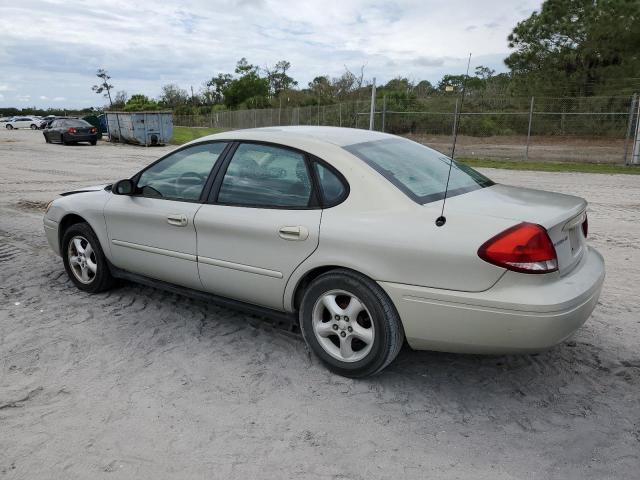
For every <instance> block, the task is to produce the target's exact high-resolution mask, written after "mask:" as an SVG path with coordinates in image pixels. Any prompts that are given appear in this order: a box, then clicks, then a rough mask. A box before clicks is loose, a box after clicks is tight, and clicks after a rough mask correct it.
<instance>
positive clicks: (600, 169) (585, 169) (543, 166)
mask: <svg viewBox="0 0 640 480" xmlns="http://www.w3.org/2000/svg"><path fill="white" fill-rule="evenodd" d="M458 161H460V162H461V163H464V164H465V165H469V166H470V167H480V168H503V169H505V170H533V171H538V172H580V173H608V174H611V173H626V174H640V166H639V165H611V164H607V163H570V162H529V161H525V160H522V161H514V160H497V159H491V158H459V159H458Z"/></svg>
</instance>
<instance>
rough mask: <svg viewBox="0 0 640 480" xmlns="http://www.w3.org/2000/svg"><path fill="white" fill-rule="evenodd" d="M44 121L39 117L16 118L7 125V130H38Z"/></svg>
mask: <svg viewBox="0 0 640 480" xmlns="http://www.w3.org/2000/svg"><path fill="white" fill-rule="evenodd" d="M41 121H42V120H41V119H40V118H39V117H14V118H13V119H12V120H9V121H8V122H6V123H5V127H6V128H7V130H13V129H14V128H30V129H31V130H38V128H39V126H40V122H41Z"/></svg>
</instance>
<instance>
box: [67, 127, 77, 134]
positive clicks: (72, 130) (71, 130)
mask: <svg viewBox="0 0 640 480" xmlns="http://www.w3.org/2000/svg"><path fill="white" fill-rule="evenodd" d="M67 133H76V129H75V128H70V129H69V130H67Z"/></svg>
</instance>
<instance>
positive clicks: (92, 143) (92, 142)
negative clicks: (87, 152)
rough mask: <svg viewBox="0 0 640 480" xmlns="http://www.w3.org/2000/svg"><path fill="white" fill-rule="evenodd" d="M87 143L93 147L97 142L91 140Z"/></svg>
mask: <svg viewBox="0 0 640 480" xmlns="http://www.w3.org/2000/svg"><path fill="white" fill-rule="evenodd" d="M89 143H91V145H95V144H96V143H98V141H97V140H91V141H90V142H89Z"/></svg>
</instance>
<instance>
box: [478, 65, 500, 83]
mask: <svg viewBox="0 0 640 480" xmlns="http://www.w3.org/2000/svg"><path fill="white" fill-rule="evenodd" d="M475 71H476V77H478V78H480V79H482V80H489V79H490V78H491V77H493V76H494V75H495V73H496V71H495V70H493V69H492V68H489V67H485V66H484V65H478V66H477V67H476V70H475Z"/></svg>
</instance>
